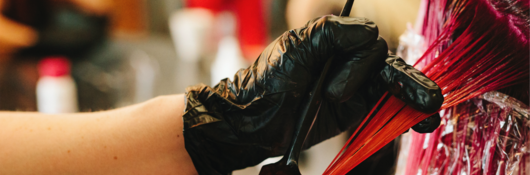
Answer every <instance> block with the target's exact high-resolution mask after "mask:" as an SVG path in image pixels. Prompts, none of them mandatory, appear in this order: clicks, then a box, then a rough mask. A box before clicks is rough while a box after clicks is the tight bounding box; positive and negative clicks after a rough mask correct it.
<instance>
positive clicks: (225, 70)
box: [210, 12, 249, 86]
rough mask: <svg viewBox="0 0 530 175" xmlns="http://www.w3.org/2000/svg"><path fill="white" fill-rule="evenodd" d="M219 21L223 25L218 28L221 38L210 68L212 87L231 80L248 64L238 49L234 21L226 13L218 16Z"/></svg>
mask: <svg viewBox="0 0 530 175" xmlns="http://www.w3.org/2000/svg"><path fill="white" fill-rule="evenodd" d="M219 18H220V19H219V21H221V23H222V24H223V26H221V27H220V29H221V30H222V33H223V35H224V36H223V37H222V38H221V40H220V41H219V46H218V49H217V56H216V57H215V60H214V62H213V63H212V67H211V82H212V84H210V85H212V86H214V85H215V84H217V83H219V81H221V80H222V79H225V78H233V76H234V74H235V73H236V72H237V71H238V70H239V69H243V68H246V67H247V66H248V65H249V64H248V63H247V62H246V61H245V59H244V58H243V53H242V52H241V49H240V47H239V41H238V40H237V38H236V37H235V32H236V19H235V17H234V16H233V15H232V14H231V13H228V12H225V13H222V14H220V15H219Z"/></svg>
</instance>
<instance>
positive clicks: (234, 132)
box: [183, 16, 443, 174]
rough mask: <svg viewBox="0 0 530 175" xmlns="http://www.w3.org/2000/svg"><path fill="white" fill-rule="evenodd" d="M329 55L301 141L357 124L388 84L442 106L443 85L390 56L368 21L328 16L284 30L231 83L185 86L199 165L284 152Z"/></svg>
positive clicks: (239, 163)
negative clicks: (313, 115)
mask: <svg viewBox="0 0 530 175" xmlns="http://www.w3.org/2000/svg"><path fill="white" fill-rule="evenodd" d="M332 55H336V56H338V58H336V59H335V60H336V62H334V63H333V65H332V68H331V71H330V72H329V73H328V77H329V78H328V80H327V82H326V85H325V87H324V90H325V92H324V94H325V99H326V100H325V101H323V103H322V107H321V109H320V111H319V114H318V117H317V121H316V122H315V124H314V126H313V129H312V130H311V132H310V135H309V136H308V138H307V139H306V142H305V144H304V147H305V148H308V147H310V146H312V145H314V144H316V143H319V142H321V141H323V140H325V139H328V138H330V137H333V136H335V135H337V134H339V133H340V132H342V131H344V130H346V129H348V128H349V127H357V126H358V125H359V122H361V121H362V119H363V118H364V117H365V116H366V115H367V113H368V112H369V111H370V110H371V108H372V107H373V106H374V105H375V103H376V102H377V100H379V98H380V97H381V96H382V94H383V93H384V92H385V91H386V90H387V89H390V90H391V92H392V93H393V94H394V95H396V96H397V97H399V98H401V99H402V100H404V101H405V102H407V104H410V105H411V106H412V107H414V108H416V109H418V110H421V111H423V112H428V113H432V112H436V110H438V108H439V107H440V106H441V102H442V101H443V97H442V96H441V91H440V88H439V87H438V86H437V85H436V84H435V83H434V82H432V81H431V80H429V79H428V78H426V77H425V76H424V75H423V74H422V73H421V72H419V71H417V70H416V69H414V68H412V67H411V66H408V65H406V64H404V62H403V60H401V59H399V58H397V57H393V56H390V57H389V56H388V55H387V45H386V42H385V41H384V40H383V39H382V38H380V37H379V35H378V30H377V27H376V26H375V24H374V23H373V22H372V21H369V20H368V19H365V18H349V17H337V16H325V17H322V18H319V19H316V20H312V21H310V22H309V23H308V24H307V25H306V26H305V27H303V28H300V29H295V30H291V31H288V32H285V33H284V34H283V35H282V36H280V37H279V38H278V39H276V40H275V41H274V42H273V43H271V44H270V45H269V46H268V47H267V48H266V49H265V50H264V51H263V52H262V54H261V55H260V56H259V58H258V59H257V60H256V62H255V63H254V64H252V65H251V66H250V67H249V68H247V69H242V70H240V71H239V72H238V73H237V74H236V75H235V77H234V81H233V82H231V81H230V80H228V79H224V80H222V81H221V82H220V83H219V84H217V85H216V86H215V87H214V88H211V87H208V86H205V85H198V86H194V87H189V88H188V89H187V94H186V98H187V99H186V110H185V113H184V116H183V118H184V137H185V143H186V149H187V151H188V153H189V154H190V156H191V158H192V160H193V162H194V165H195V167H196V169H197V171H198V172H199V173H200V174H228V173H230V172H232V171H233V170H236V169H242V168H245V167H248V166H253V165H256V164H258V163H260V162H261V161H263V160H264V159H266V158H268V157H272V156H278V155H283V154H284V153H285V151H286V149H287V147H288V146H289V143H290V141H291V139H292V136H293V131H294V129H295V127H296V123H298V119H299V114H296V111H297V109H298V108H299V107H300V104H301V101H302V100H304V99H305V97H306V96H307V95H308V93H309V92H310V89H311V87H310V86H311V85H313V84H314V82H315V81H317V79H318V76H319V75H320V72H321V70H322V69H323V67H324V63H325V62H326V60H327V59H329V58H330V57H331V56H332Z"/></svg>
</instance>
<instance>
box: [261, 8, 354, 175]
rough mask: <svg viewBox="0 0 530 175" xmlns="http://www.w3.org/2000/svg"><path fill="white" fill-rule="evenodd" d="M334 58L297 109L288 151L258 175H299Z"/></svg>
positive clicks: (346, 12) (345, 9) (343, 11)
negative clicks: (301, 158)
mask: <svg viewBox="0 0 530 175" xmlns="http://www.w3.org/2000/svg"><path fill="white" fill-rule="evenodd" d="M353 1H354V0H348V1H347V2H346V4H345V5H344V8H343V9H342V12H341V14H340V16H349V15H350V11H351V8H352V6H353ZM334 58H335V57H334V56H333V57H331V58H330V59H328V61H327V62H326V64H325V66H324V69H323V70H322V73H321V74H320V78H319V79H318V81H317V82H316V85H315V86H313V89H312V90H311V93H310V95H309V97H308V100H305V102H306V104H304V105H302V106H301V108H300V109H298V110H299V111H300V112H298V113H299V114H301V117H300V120H299V122H298V125H297V127H296V130H295V132H294V136H293V138H294V139H293V140H292V141H291V144H290V146H289V149H287V152H286V153H285V155H284V156H283V158H282V159H281V160H280V161H278V162H276V163H274V164H269V165H265V166H263V168H261V171H260V173H259V174H260V175H269V174H277V175H283V174H301V173H300V169H299V168H298V158H299V157H300V152H301V151H302V146H303V145H304V141H305V139H306V138H307V135H308V134H309V131H310V130H311V127H312V126H313V123H314V122H315V119H316V116H317V114H318V111H319V109H320V105H321V102H322V85H323V84H324V80H325V78H326V74H327V73H328V70H329V67H330V65H331V63H332V62H333V60H335V59H334Z"/></svg>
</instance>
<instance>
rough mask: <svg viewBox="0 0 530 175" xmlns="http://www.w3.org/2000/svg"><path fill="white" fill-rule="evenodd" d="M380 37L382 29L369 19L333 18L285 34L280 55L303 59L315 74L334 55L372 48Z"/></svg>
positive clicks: (312, 22)
mask: <svg viewBox="0 0 530 175" xmlns="http://www.w3.org/2000/svg"><path fill="white" fill-rule="evenodd" d="M378 37H379V31H378V28H377V26H376V25H375V23H374V22H373V21H370V20H369V19H366V18H353V17H339V16H331V15H330V16H324V17H321V18H317V19H314V20H311V21H309V22H308V23H307V25H306V26H304V27H302V28H298V29H294V30H291V31H288V32H286V33H284V34H283V35H282V36H281V37H280V38H279V40H278V43H277V44H278V45H279V46H281V47H282V49H280V50H278V51H280V52H282V53H287V54H288V56H290V57H296V58H298V59H300V60H299V61H300V62H301V63H302V64H303V65H305V66H306V67H307V68H309V70H312V71H314V70H318V69H319V68H321V67H323V65H324V63H325V62H326V60H327V59H328V58H330V57H331V56H332V55H334V54H337V53H341V52H346V51H350V50H359V49H363V48H367V47H370V46H371V45H372V44H373V43H375V42H377V38H378Z"/></svg>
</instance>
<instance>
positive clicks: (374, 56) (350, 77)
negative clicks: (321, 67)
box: [324, 37, 388, 102]
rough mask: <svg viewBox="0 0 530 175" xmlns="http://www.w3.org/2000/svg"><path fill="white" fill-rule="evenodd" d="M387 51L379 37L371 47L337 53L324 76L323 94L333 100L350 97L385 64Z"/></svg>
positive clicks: (337, 100) (340, 100)
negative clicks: (326, 74)
mask: <svg viewBox="0 0 530 175" xmlns="http://www.w3.org/2000/svg"><path fill="white" fill-rule="evenodd" d="M387 53H388V46H387V44H386V41H385V40H384V39H383V38H382V37H379V38H378V39H377V42H375V43H374V44H372V45H371V47H367V48H365V49H361V50H353V51H349V52H345V53H342V54H339V55H337V56H338V58H336V59H335V60H334V63H333V64H332V68H331V69H330V72H329V73H328V76H327V77H326V84H325V95H324V96H325V97H326V98H327V99H328V100H331V101H335V102H345V101H346V100H348V99H350V98H351V97H352V96H353V95H354V93H356V92H357V89H359V87H360V86H363V85H365V84H366V83H367V81H366V79H367V78H369V77H372V76H371V75H373V74H374V73H378V72H380V71H381V69H382V68H383V67H384V66H385V65H386V63H385V60H386V58H387V56H388V54H387Z"/></svg>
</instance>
